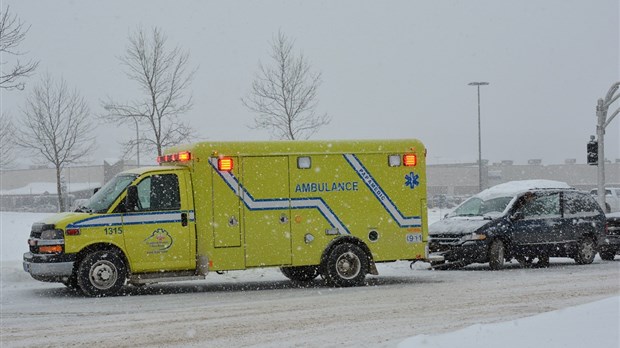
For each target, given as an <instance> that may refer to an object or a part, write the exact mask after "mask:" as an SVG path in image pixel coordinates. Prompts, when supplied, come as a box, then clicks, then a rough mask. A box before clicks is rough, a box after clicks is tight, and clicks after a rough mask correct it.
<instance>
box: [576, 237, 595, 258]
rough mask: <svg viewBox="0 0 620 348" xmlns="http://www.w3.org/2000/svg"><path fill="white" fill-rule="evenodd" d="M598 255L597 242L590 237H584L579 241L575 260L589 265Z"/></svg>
mask: <svg viewBox="0 0 620 348" xmlns="http://www.w3.org/2000/svg"><path fill="white" fill-rule="evenodd" d="M594 256H596V243H595V242H594V240H593V239H592V238H590V237H583V238H581V239H580V240H579V242H578V243H577V252H576V253H575V257H574V259H575V262H577V263H578V264H580V265H587V264H590V263H592V261H594Z"/></svg>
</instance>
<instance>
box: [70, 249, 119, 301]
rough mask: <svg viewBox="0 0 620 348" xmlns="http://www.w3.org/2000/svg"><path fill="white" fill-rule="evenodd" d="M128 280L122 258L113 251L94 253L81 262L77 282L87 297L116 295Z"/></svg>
mask: <svg viewBox="0 0 620 348" xmlns="http://www.w3.org/2000/svg"><path fill="white" fill-rule="evenodd" d="M126 278H127V267H126V266H125V262H124V261H123V259H122V257H121V256H120V255H119V254H118V253H117V252H114V251H111V250H100V251H95V252H92V253H90V254H88V255H86V257H84V259H83V260H82V262H80V265H79V267H78V274H77V280H78V285H79V286H80V289H81V290H82V292H83V293H84V294H85V295H87V296H96V297H99V296H112V295H116V294H117V293H118V292H119V291H120V290H121V288H122V287H123V285H125V280H126Z"/></svg>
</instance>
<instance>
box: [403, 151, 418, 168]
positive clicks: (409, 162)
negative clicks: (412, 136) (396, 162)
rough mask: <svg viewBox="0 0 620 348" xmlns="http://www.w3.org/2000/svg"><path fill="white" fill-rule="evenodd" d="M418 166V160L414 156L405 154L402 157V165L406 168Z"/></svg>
mask: <svg viewBox="0 0 620 348" xmlns="http://www.w3.org/2000/svg"><path fill="white" fill-rule="evenodd" d="M416 164H418V158H417V156H416V155H415V154H412V153H410V154H406V155H404V156H403V165H405V166H407V167H413V166H415V165H416Z"/></svg>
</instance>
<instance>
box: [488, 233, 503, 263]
mask: <svg viewBox="0 0 620 348" xmlns="http://www.w3.org/2000/svg"><path fill="white" fill-rule="evenodd" d="M504 261H505V248H504V242H502V241H501V240H499V239H495V240H494V241H493V242H491V246H490V247H489V266H490V267H491V269H492V270H498V269H502V267H504Z"/></svg>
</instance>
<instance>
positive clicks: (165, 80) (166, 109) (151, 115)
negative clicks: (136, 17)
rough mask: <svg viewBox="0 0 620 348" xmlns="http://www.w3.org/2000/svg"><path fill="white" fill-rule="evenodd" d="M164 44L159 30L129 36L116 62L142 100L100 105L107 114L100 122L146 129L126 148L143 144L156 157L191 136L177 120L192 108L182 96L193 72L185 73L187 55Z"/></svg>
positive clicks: (187, 129) (185, 126)
mask: <svg viewBox="0 0 620 348" xmlns="http://www.w3.org/2000/svg"><path fill="white" fill-rule="evenodd" d="M166 41H167V39H166V36H165V35H164V34H162V32H161V30H160V29H159V28H154V29H153V30H152V32H151V33H150V36H149V37H147V36H146V35H145V33H144V31H143V30H142V29H139V30H138V31H137V32H136V33H135V34H134V35H131V36H130V37H129V45H128V46H127V50H126V51H125V55H124V56H123V57H121V58H120V60H121V62H122V63H123V64H124V65H125V66H126V68H127V71H126V74H127V77H129V79H130V80H133V81H135V82H137V84H138V87H139V88H140V90H141V91H142V92H143V93H144V96H143V97H142V98H140V99H137V100H134V101H130V102H126V103H118V102H114V101H112V100H107V101H105V102H103V103H102V104H103V107H104V109H105V110H106V111H107V112H108V113H107V114H106V115H103V118H104V119H107V120H113V121H115V122H119V123H130V124H133V122H134V121H135V122H136V129H137V128H138V123H139V124H142V125H145V126H146V127H145V128H146V129H147V131H143V132H141V134H140V135H139V138H138V139H136V140H135V141H134V140H132V141H129V142H127V143H126V144H125V146H126V147H132V146H133V145H136V146H137V145H138V143H140V144H144V145H145V146H146V147H147V148H150V149H155V150H156V151H157V155H161V154H162V148H164V147H167V146H172V145H177V144H180V143H182V142H187V141H188V140H189V139H190V138H191V137H192V136H193V132H192V129H191V128H190V127H189V126H188V125H187V124H186V123H183V122H182V121H181V120H180V118H179V116H180V115H182V114H184V113H186V112H188V111H189V110H190V109H191V107H192V97H191V95H190V96H187V95H186V92H187V89H189V87H190V84H191V81H192V79H193V77H194V75H195V73H196V69H193V70H189V71H188V62H189V53H188V52H185V51H182V50H181V49H180V48H179V47H175V48H173V49H171V50H168V49H167V48H166Z"/></svg>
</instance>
